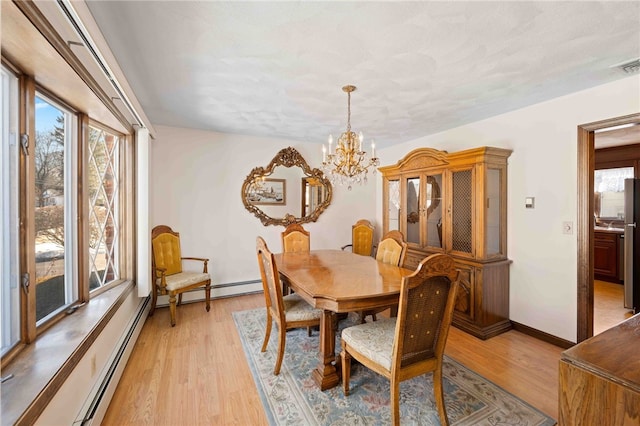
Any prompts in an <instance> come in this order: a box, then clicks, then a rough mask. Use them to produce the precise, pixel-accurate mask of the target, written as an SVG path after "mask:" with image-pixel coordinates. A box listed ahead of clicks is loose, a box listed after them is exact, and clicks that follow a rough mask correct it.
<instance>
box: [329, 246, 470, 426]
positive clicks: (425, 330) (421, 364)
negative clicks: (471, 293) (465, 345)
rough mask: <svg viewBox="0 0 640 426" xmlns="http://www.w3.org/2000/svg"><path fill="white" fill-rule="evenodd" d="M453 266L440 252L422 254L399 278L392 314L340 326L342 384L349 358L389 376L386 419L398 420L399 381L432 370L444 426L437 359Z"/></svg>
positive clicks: (450, 301)
mask: <svg viewBox="0 0 640 426" xmlns="http://www.w3.org/2000/svg"><path fill="white" fill-rule="evenodd" d="M457 280H458V271H457V270H456V269H455V265H454V261H453V259H452V258H451V257H449V256H448V255H445V254H434V255H431V256H429V257H427V258H426V259H424V260H423V261H422V262H420V264H419V265H418V268H417V269H416V271H415V272H414V273H413V274H412V275H409V276H407V277H404V278H403V279H402V287H401V290H400V302H399V310H398V317H397V318H384V319H380V320H379V321H375V322H370V323H366V324H360V325H356V326H353V327H348V328H345V329H344V330H343V331H342V352H341V353H340V356H341V360H342V384H343V389H344V394H345V395H349V378H350V377H349V376H350V374H351V358H352V357H353V358H355V359H356V360H358V361H359V362H360V363H361V364H362V365H364V366H365V367H367V368H370V369H371V370H373V371H375V372H376V373H378V374H381V375H383V376H385V377H386V378H388V379H389V381H390V387H391V390H390V392H391V418H392V422H393V424H394V425H399V424H400V382H402V381H403V380H408V379H411V378H413V377H416V376H419V375H422V374H425V373H428V372H433V391H434V395H435V400H436V406H437V409H438V415H439V416H440V423H441V424H443V425H448V424H449V422H448V419H447V411H446V408H445V404H444V393H443V389H442V359H443V355H444V348H445V345H446V342H447V335H448V333H449V326H450V325H451V319H452V317H453V307H454V303H455V296H456V290H457V286H458V281H457Z"/></svg>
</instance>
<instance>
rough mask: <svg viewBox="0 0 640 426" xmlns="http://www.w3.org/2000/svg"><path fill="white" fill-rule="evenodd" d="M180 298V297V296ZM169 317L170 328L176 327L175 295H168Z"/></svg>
mask: <svg viewBox="0 0 640 426" xmlns="http://www.w3.org/2000/svg"><path fill="white" fill-rule="evenodd" d="M180 297H182V295H180ZM169 315H170V316H171V327H175V325H176V295H175V293H169Z"/></svg>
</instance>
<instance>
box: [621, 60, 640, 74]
mask: <svg viewBox="0 0 640 426" xmlns="http://www.w3.org/2000/svg"><path fill="white" fill-rule="evenodd" d="M617 68H620V69H621V70H622V71H624V72H625V73H627V74H634V73H637V72H638V71H640V59H634V60H633V61H631V62H625V63H624V64H620V65H618V66H617Z"/></svg>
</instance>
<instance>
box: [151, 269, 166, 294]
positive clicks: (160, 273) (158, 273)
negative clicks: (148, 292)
mask: <svg viewBox="0 0 640 426" xmlns="http://www.w3.org/2000/svg"><path fill="white" fill-rule="evenodd" d="M166 273H167V268H163V267H161V266H156V267H155V275H156V276H155V277H154V280H153V281H154V282H153V284H154V285H158V278H159V279H160V285H159V287H160V292H161V293H162V294H164V293H165V291H166V290H165V289H166V288H167V280H166ZM154 291H155V290H154Z"/></svg>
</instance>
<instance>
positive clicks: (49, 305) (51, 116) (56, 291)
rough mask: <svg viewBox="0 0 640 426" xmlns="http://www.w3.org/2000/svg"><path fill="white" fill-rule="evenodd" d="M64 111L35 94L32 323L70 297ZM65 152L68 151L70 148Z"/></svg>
mask: <svg viewBox="0 0 640 426" xmlns="http://www.w3.org/2000/svg"><path fill="white" fill-rule="evenodd" d="M70 115H71V114H69V113H67V112H65V111H63V110H61V109H60V108H58V107H56V106H54V105H53V104H52V103H51V102H49V101H47V100H45V99H44V98H43V97H41V96H36V113H35V123H36V138H35V139H36V140H35V147H34V155H35V182H34V185H35V200H36V205H35V230H36V247H35V252H36V279H35V284H36V321H41V320H43V319H45V318H46V317H47V316H48V315H50V314H53V313H56V312H58V311H59V310H60V309H61V308H63V307H64V306H66V305H68V304H70V303H71V302H73V301H74V300H75V294H76V291H75V288H74V286H73V279H72V278H73V273H72V270H71V268H70V265H71V262H72V260H73V256H72V255H71V253H72V251H71V250H72V248H73V244H72V240H71V239H70V238H69V237H70V235H72V231H73V230H72V229H70V227H69V223H70V218H72V217H73V216H72V215H70V209H71V208H72V203H71V201H70V199H71V196H72V195H73V191H70V189H71V179H70V178H69V177H68V172H69V171H71V169H70V168H69V162H70V160H71V158H70V157H71V156H70V155H69V154H67V151H69V147H70V145H71V143H70V141H68V139H69V138H70V135H69V132H68V131H67V126H68V122H67V121H68V120H70ZM69 152H70V151H69Z"/></svg>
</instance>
